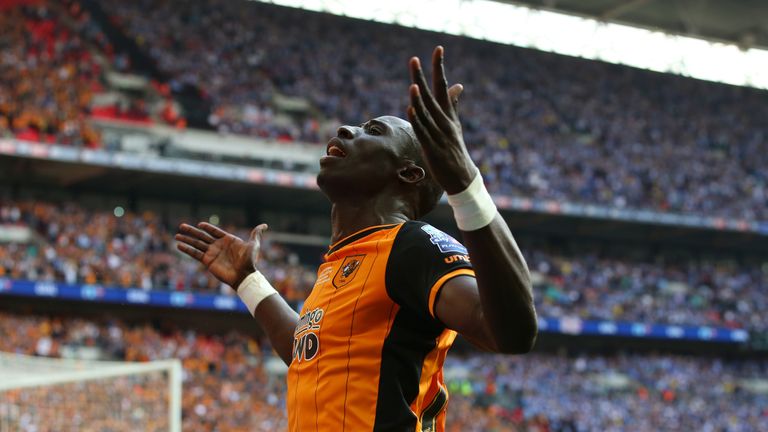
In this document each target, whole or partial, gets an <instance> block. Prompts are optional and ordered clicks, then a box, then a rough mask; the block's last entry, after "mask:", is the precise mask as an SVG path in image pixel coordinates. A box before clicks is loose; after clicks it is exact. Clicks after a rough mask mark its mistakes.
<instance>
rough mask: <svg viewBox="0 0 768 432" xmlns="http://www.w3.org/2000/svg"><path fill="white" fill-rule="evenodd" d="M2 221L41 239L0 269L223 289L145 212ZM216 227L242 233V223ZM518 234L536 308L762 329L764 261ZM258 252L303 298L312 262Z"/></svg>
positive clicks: (3, 211) (13, 207)
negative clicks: (540, 242)
mask: <svg viewBox="0 0 768 432" xmlns="http://www.w3.org/2000/svg"><path fill="white" fill-rule="evenodd" d="M3 224H13V225H25V226H28V227H30V228H32V229H33V230H34V231H35V232H36V233H37V234H38V239H39V240H40V241H38V242H30V243H29V244H15V243H10V244H0V277H8V278H13V279H27V280H47V281H61V282H66V283H70V284H74V283H84V284H102V285H107V286H118V287H124V288H128V287H138V288H142V289H147V290H149V289H155V290H157V289H159V290H175V291H208V292H219V293H225V294H232V290H231V289H230V288H229V287H227V286H225V285H223V284H221V283H220V282H218V281H217V280H216V279H215V278H214V277H212V276H211V275H210V274H209V273H208V272H207V271H206V270H205V269H204V268H202V267H201V266H200V265H199V264H198V263H197V262H195V261H193V260H191V259H189V258H187V257H186V256H183V255H182V254H181V253H179V252H177V251H176V248H175V243H174V240H173V235H174V234H175V232H176V227H177V226H178V224H177V223H176V221H174V222H173V223H169V222H164V221H163V220H162V219H161V218H160V217H159V216H157V215H155V214H153V213H151V212H145V213H142V214H136V213H133V212H126V213H125V214H124V215H122V216H121V217H116V216H115V215H114V214H113V213H112V212H98V211H89V210H85V209H84V208H81V207H79V206H77V205H75V204H71V203H70V204H61V205H58V204H52V203H42V202H6V203H2V202H0V226H2V225H3ZM225 228H226V229H227V230H229V231H231V232H234V233H236V234H237V235H239V236H240V237H241V238H245V237H247V235H248V228H247V227H235V226H226V227H225ZM521 244H522V246H523V251H524V253H525V255H526V259H527V261H528V265H529V267H530V269H531V273H532V281H533V286H534V290H535V298H536V307H537V310H538V311H539V313H540V314H541V315H542V316H544V317H549V318H563V317H578V318H582V319H599V320H613V321H636V322H645V323H667V324H688V325H704V326H718V327H730V328H746V329H755V330H766V329H768V319H766V317H765V313H764V311H765V310H768V296H766V295H765V293H766V292H768V263H760V262H759V261H749V262H739V261H735V260H722V259H700V258H699V259H695V258H693V257H691V258H687V259H675V260H673V259H670V258H666V257H665V256H664V255H663V254H662V255H652V254H651V253H650V252H647V251H646V252H647V253H646V256H645V257H644V258H643V257H640V258H638V255H641V254H642V253H643V250H642V249H641V248H635V249H633V251H632V252H633V255H630V254H629V253H625V254H622V253H620V252H615V251H611V252H606V251H601V250H600V248H598V247H597V246H591V247H587V248H586V249H585V248H584V247H582V248H580V250H579V251H578V252H574V251H569V250H568V248H567V247H566V246H563V247H561V248H554V249H553V248H546V247H543V246H530V247H529V246H528V245H527V244H526V242H525V241H521ZM320 255H322V250H321V248H318V251H317V256H318V257H320ZM260 259H261V260H260V262H259V268H260V270H261V271H262V272H263V273H264V274H265V275H266V276H267V278H269V280H270V281H271V282H272V284H273V285H274V286H275V287H276V288H277V289H278V290H279V291H280V293H281V294H282V295H283V296H284V297H286V298H287V299H288V300H289V301H291V302H300V301H303V300H304V299H305V298H306V296H307V295H308V293H309V291H310V290H311V289H312V287H313V285H314V282H315V279H316V277H317V273H316V272H317V269H316V267H314V266H313V265H306V264H305V263H302V262H300V260H299V256H298V255H297V254H295V253H293V252H291V250H290V248H288V247H287V246H285V245H280V244H277V243H275V242H273V241H270V240H269V237H268V236H267V240H266V241H265V242H264V244H263V249H262V254H261V258H260Z"/></svg>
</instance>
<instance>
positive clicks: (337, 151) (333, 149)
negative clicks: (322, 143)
mask: <svg viewBox="0 0 768 432" xmlns="http://www.w3.org/2000/svg"><path fill="white" fill-rule="evenodd" d="M325 154H326V155H328V156H333V157H339V158H343V157H345V156H347V152H345V151H344V149H342V148H341V145H340V143H339V142H338V140H331V141H330V142H329V143H328V146H327V147H326V149H325Z"/></svg>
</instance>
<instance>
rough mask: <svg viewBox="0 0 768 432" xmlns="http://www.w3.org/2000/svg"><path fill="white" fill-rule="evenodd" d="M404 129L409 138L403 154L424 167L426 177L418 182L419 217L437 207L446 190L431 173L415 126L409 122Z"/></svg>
mask: <svg viewBox="0 0 768 432" xmlns="http://www.w3.org/2000/svg"><path fill="white" fill-rule="evenodd" d="M402 130H403V131H404V132H405V134H406V135H407V136H408V138H409V139H408V141H409V142H408V143H407V144H408V145H406V147H405V153H404V155H403V156H404V157H406V158H408V159H410V160H412V161H413V163H415V164H416V165H418V166H420V167H422V168H423V169H424V179H423V180H421V181H420V182H418V183H417V184H416V187H417V188H418V202H417V204H416V208H415V209H414V210H415V211H416V214H415V219H419V218H421V217H423V216H425V215H426V214H427V213H429V212H431V211H432V210H434V209H435V206H437V203H438V202H439V201H440V197H441V196H443V192H444V191H443V188H442V186H440V185H439V184H438V183H437V182H436V181H435V179H434V178H433V177H432V175H431V174H430V173H429V169H428V168H427V164H426V162H425V161H424V158H423V156H422V152H421V142H419V139H418V138H417V137H416V133H415V132H414V131H413V127H412V126H411V125H410V123H408V126H406V127H403V128H402Z"/></svg>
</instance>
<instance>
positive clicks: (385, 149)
mask: <svg viewBox="0 0 768 432" xmlns="http://www.w3.org/2000/svg"><path fill="white" fill-rule="evenodd" d="M317 184H318V185H319V186H320V188H321V189H322V190H323V192H325V194H326V195H327V196H328V197H329V198H330V199H331V201H333V202H340V201H343V200H355V199H362V198H370V197H374V196H383V197H386V196H391V197H392V199H399V200H400V201H401V202H402V204H403V205H404V206H406V207H407V210H409V212H410V214H411V216H412V217H413V218H419V217H422V216H424V215H425V214H427V213H429V212H430V211H431V210H432V209H433V208H434V207H435V205H436V204H437V201H438V200H439V199H440V195H442V193H443V190H442V188H441V187H440V186H439V185H438V184H437V182H435V181H434V179H432V177H431V176H430V175H429V171H428V170H427V167H426V164H425V162H424V160H423V158H422V153H421V144H420V143H419V140H418V139H417V138H416V134H415V133H414V132H413V128H412V127H411V124H410V123H409V122H407V121H406V120H403V119H401V118H398V117H393V116H382V117H377V118H375V119H371V120H368V121H367V122H365V123H363V124H361V125H360V126H342V127H340V128H339V129H338V131H337V134H336V137H334V138H332V139H331V140H330V141H329V142H328V145H327V148H326V156H324V157H323V158H321V159H320V173H319V174H318V175H317Z"/></svg>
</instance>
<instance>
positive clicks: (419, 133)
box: [408, 106, 434, 152]
mask: <svg viewBox="0 0 768 432" xmlns="http://www.w3.org/2000/svg"><path fill="white" fill-rule="evenodd" d="M408 119H409V120H410V122H411V126H412V127H413V131H414V132H415V133H416V138H418V139H419V142H420V143H421V148H422V150H425V151H427V152H429V151H431V150H432V148H433V147H434V143H433V142H432V137H431V136H430V134H429V131H427V128H426V127H425V126H424V125H423V124H422V123H421V119H420V118H419V116H418V114H417V113H416V109H415V108H414V107H412V106H410V107H408Z"/></svg>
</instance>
